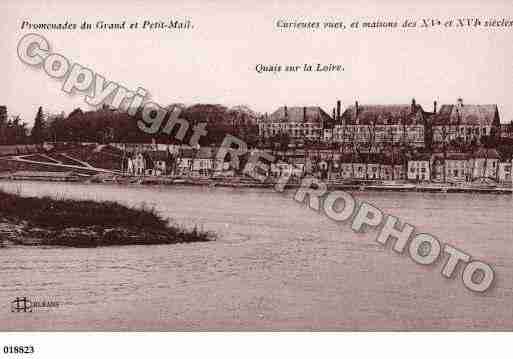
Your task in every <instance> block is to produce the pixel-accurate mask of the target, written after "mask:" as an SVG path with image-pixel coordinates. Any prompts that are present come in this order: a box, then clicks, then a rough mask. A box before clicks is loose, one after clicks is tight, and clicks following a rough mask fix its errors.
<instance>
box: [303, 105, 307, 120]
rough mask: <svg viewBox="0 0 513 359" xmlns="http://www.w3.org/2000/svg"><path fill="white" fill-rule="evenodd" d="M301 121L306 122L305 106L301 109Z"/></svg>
mask: <svg viewBox="0 0 513 359" xmlns="http://www.w3.org/2000/svg"><path fill="white" fill-rule="evenodd" d="M303 121H304V122H306V106H305V107H303Z"/></svg>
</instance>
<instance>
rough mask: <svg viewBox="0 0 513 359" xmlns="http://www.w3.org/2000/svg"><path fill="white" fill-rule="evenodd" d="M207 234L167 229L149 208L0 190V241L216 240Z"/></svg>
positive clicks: (112, 242)
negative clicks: (31, 195) (41, 196)
mask: <svg viewBox="0 0 513 359" xmlns="http://www.w3.org/2000/svg"><path fill="white" fill-rule="evenodd" d="M214 239H215V236H214V235H213V234H212V233H210V232H204V231H201V230H198V229H197V228H194V229H192V230H189V229H186V228H182V227H179V226H174V225H170V224H169V222H168V221H167V220H166V219H164V218H162V217H160V216H159V215H158V214H157V213H156V212H155V210H154V209H153V208H148V207H146V206H141V207H140V208H129V207H126V206H123V205H121V204H119V203H116V202H108V201H102V202H96V201H87V200H71V199H56V198H52V197H43V198H36V197H22V196H20V195H18V194H13V193H6V192H3V191H0V242H2V241H3V242H4V243H5V242H11V243H14V244H23V245H60V246H72V247H96V246H111V245H128V244H171V243H185V242H206V241H211V240H214Z"/></svg>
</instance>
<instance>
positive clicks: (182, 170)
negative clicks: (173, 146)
mask: <svg viewBox="0 0 513 359" xmlns="http://www.w3.org/2000/svg"><path fill="white" fill-rule="evenodd" d="M195 153H196V150H194V149H193V148H190V147H182V148H180V150H179V152H178V161H177V166H176V167H177V168H176V172H177V174H178V175H179V176H190V175H191V174H192V165H193V161H194V157H195Z"/></svg>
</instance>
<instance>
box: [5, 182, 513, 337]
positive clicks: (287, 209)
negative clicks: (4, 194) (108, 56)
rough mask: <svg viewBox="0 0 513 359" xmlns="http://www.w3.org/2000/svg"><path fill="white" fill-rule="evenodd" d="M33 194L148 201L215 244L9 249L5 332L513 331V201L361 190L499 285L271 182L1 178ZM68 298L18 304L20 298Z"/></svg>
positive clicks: (362, 196)
mask: <svg viewBox="0 0 513 359" xmlns="http://www.w3.org/2000/svg"><path fill="white" fill-rule="evenodd" d="M0 188H3V189H7V190H10V191H16V190H19V189H21V192H22V194H25V195H43V194H53V195H58V196H65V197H73V198H91V199H101V200H106V199H109V200H116V201H119V202H122V203H126V204H130V205H139V204H141V203H142V202H145V203H146V204H148V205H153V206H155V207H156V208H157V209H158V210H159V211H160V212H161V213H162V214H163V215H165V216H168V217H170V218H173V219H174V220H175V221H176V222H178V223H180V224H183V225H186V226H194V225H198V226H200V227H203V228H204V229H206V230H212V231H215V232H217V233H218V235H219V240H218V241H216V242H211V243H195V244H178V245H164V246H126V247H106V248H93V249H75V248H31V247H14V248H8V249H0V330H136V329H137V330H144V329H146V330H157V329H158V330H221V329H224V330H230V329H232V330H280V329H281V330H286V329H287V330H294V329H295V330H307V329H315V330H337V329H338V330H342V329H345V330H349V329H352V330H364V329H378V330H381V329H383V330H384V329H429V330H432V329H452V330H456V329H460V330H461V329H465V330H476V329H509V330H512V329H513V199H512V197H511V196H504V195H503V196H497V195H478V196H476V195H472V194H420V193H377V192H372V193H370V192H362V193H357V197H358V198H359V199H363V200H366V201H368V202H370V203H373V204H375V205H377V206H378V207H380V208H381V209H383V210H385V211H386V212H387V213H390V214H394V215H396V216H398V217H399V218H400V219H401V220H404V221H407V222H409V223H411V224H414V225H416V227H417V229H418V230H419V231H421V232H429V233H431V234H433V235H436V236H437V237H438V238H439V239H440V240H441V241H442V242H446V243H450V244H452V245H454V246H456V247H458V248H460V249H462V250H464V251H466V252H467V253H468V254H470V255H472V256H473V257H476V258H479V259H482V260H484V261H486V262H487V263H490V264H492V265H493V267H494V269H495V272H496V284H495V286H494V288H493V289H492V290H490V291H488V292H487V293H484V294H475V293H473V292H471V291H469V290H468V289H466V288H465V287H464V285H463V283H462V281H461V272H459V273H458V274H457V277H456V278H455V279H446V278H443V277H442V276H441V275H440V270H441V268H442V264H443V263H444V262H445V261H442V262H438V263H437V264H435V265H433V266H427V267H425V266H420V265H418V264H415V263H414V262H413V261H412V260H411V259H410V258H409V257H407V256H405V255H403V256H401V255H398V254H396V253H395V252H393V251H392V250H391V249H390V248H388V247H387V248H384V247H382V246H381V245H379V244H377V243H376V242H375V237H376V234H377V233H376V232H375V231H370V232H368V233H365V234H355V233H353V232H352V231H351V230H350V228H349V226H348V225H347V224H336V223H334V222H332V221H331V220H328V219H327V218H325V217H323V216H321V215H318V214H316V213H314V212H313V211H311V210H308V209H306V208H305V207H304V206H301V205H299V204H298V203H296V202H294V201H293V200H291V193H289V194H288V196H284V195H281V194H277V193H274V192H272V191H271V190H257V189H255V190H252V189H241V190H238V189H224V188H201V187H143V186H133V187H126V186H123V187H121V186H116V185H82V184H62V183H42V182H0ZM16 297H28V298H29V299H31V300H37V301H43V300H46V301H50V300H51V301H57V302H59V304H60V306H59V307H58V308H50V309H38V310H34V311H33V312H32V313H11V301H12V300H14V299H15V298H16Z"/></svg>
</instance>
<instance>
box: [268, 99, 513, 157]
mask: <svg viewBox="0 0 513 359" xmlns="http://www.w3.org/2000/svg"><path fill="white" fill-rule="evenodd" d="M258 127H259V135H260V136H261V137H262V138H272V137H275V136H280V135H286V136H287V137H289V138H290V139H292V140H296V141H304V140H308V141H312V142H324V143H335V144H340V145H342V147H346V148H348V150H351V148H352V147H355V146H357V147H358V148H359V149H361V150H366V152H379V151H380V150H382V149H383V148H384V147H386V146H387V145H409V146H411V147H414V148H423V147H427V148H431V145H433V144H439V143H444V142H445V143H450V142H451V141H459V142H460V143H467V144H470V143H476V144H478V145H479V144H481V141H482V139H483V136H488V137H494V136H501V135H503V136H506V137H512V138H513V126H511V125H509V126H508V125H501V123H500V116H499V109H498V106H497V105H495V104H491V105H475V104H464V103H463V100H462V99H461V98H460V99H458V100H457V103H456V104H447V105H442V106H441V107H440V108H439V109H438V108H437V103H436V101H435V102H434V103H433V110H432V111H426V110H425V109H423V108H422V106H420V105H419V104H417V103H416V101H415V99H413V100H412V101H411V103H410V104H406V105H361V104H359V103H358V101H357V102H355V103H354V105H351V106H349V107H347V108H346V109H345V110H344V111H343V112H342V111H341V102H340V101H338V102H337V105H336V107H335V108H334V109H333V112H332V115H331V116H330V115H329V114H328V113H326V112H325V111H324V110H323V109H321V108H320V107H287V106H283V107H280V108H279V109H277V110H276V111H275V112H273V113H272V114H271V115H265V116H263V117H262V118H261V120H260V121H259V123H258Z"/></svg>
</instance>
